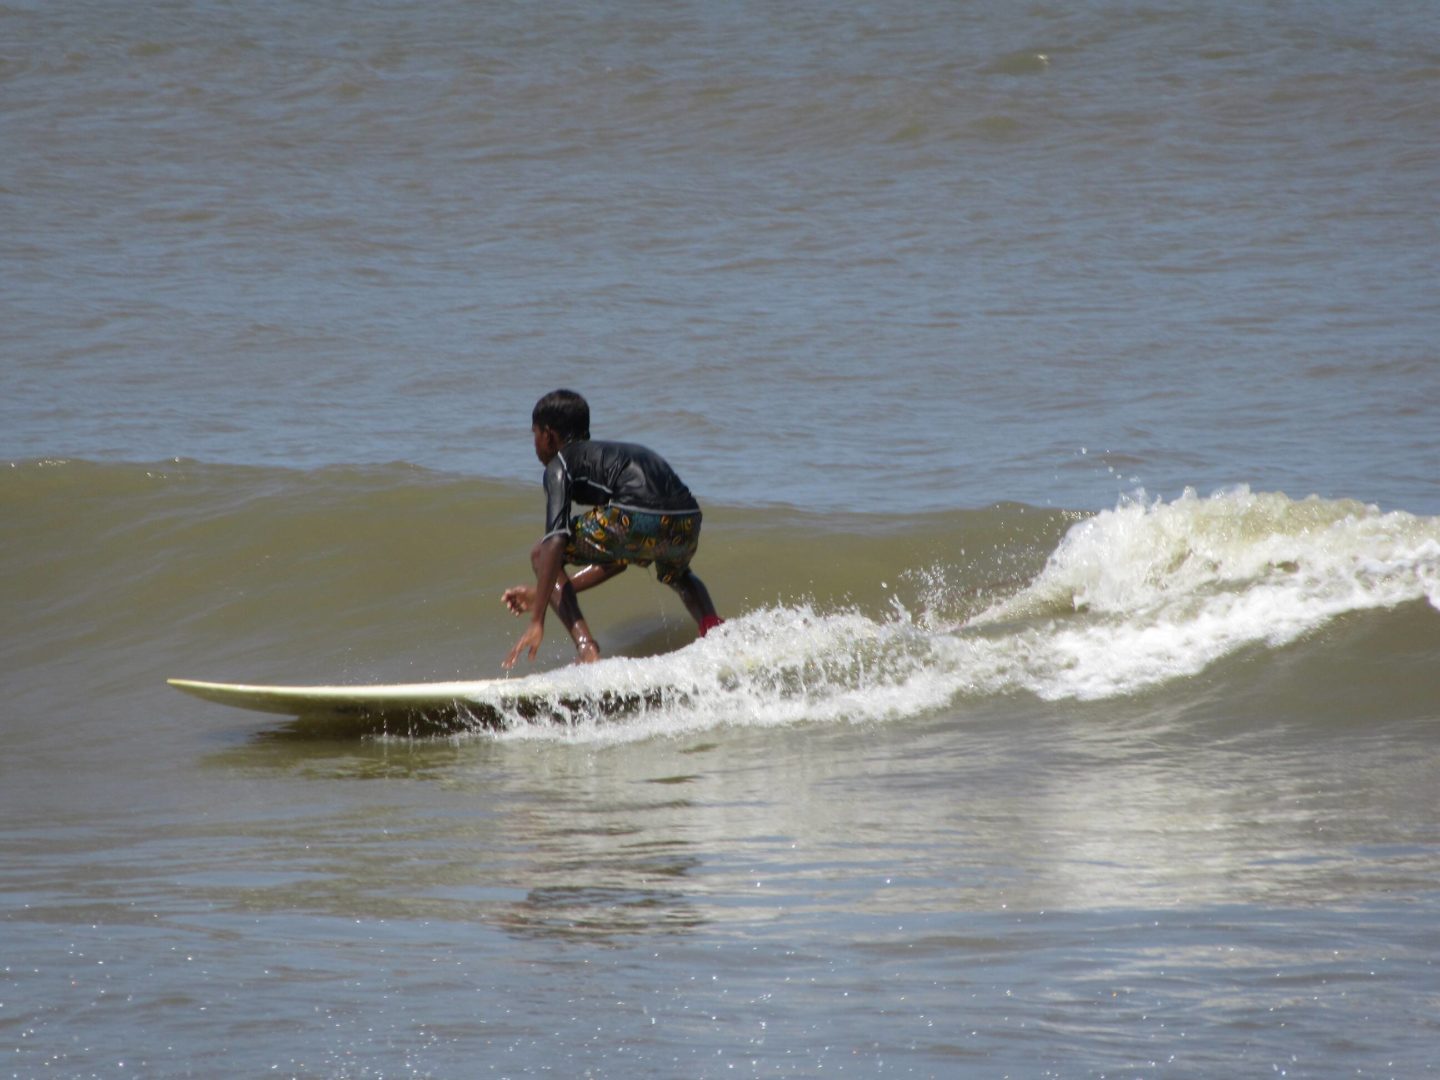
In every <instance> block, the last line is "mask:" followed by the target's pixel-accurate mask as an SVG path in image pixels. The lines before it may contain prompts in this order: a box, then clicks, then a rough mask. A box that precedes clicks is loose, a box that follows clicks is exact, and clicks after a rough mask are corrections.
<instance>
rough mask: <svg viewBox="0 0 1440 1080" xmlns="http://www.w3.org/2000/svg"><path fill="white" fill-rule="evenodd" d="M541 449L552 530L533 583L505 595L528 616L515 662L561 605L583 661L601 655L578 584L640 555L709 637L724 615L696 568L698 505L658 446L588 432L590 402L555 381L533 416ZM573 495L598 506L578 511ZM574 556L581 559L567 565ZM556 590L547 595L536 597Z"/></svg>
mask: <svg viewBox="0 0 1440 1080" xmlns="http://www.w3.org/2000/svg"><path fill="white" fill-rule="evenodd" d="M530 420H531V424H530V430H531V432H532V434H533V435H534V437H535V456H536V457H538V458H539V459H540V463H541V464H542V465H544V466H545V535H544V536H542V537H541V538H540V540H539V541H538V542H537V543H536V544H535V546H534V547H533V548H531V550H530V565H531V566H532V567H533V568H534V570H535V584H534V586H530V585H516V586H514V587H512V588H509V589H506V590H505V592H504V594H503V596H502V597H501V600H502V601H503V602H504V604H505V606H506V607H508V608H509V609H510V610H511V611H512V612H513V613H514V614H516V615H525V614H527V613H528V614H529V615H530V625H529V626H527V627H526V628H525V632H524V633H523V634H521V635H520V640H519V641H517V642H516V643H515V647H514V648H513V649H511V650H510V653H509V655H508V656H506V657H505V660H504V661H503V664H502V666H504V667H506V668H511V667H514V666H515V662H516V661H517V660H519V659H520V654H521V653H522V652H523V653H528V656H529V658H530V659H531V660H534V659H535V654H536V653H537V652H538V651H539V649H540V642H541V640H542V639H543V638H544V636H545V611H546V609H547V607H553V608H554V609H555V613H556V614H557V615H559V616H560V621H561V622H563V623H564V624H565V628H566V629H567V630H569V631H570V637H571V639H572V640H573V641H574V642H575V651H576V656H577V660H578V662H579V663H582V664H588V663H592V662H593V661H595V660H598V659H600V647H599V646H598V645H596V644H595V639H594V637H592V636H591V634H590V627H589V626H588V625H587V624H586V622H585V616H584V615H582V614H581V613H580V604H579V602H578V601H577V600H576V598H575V594H576V593H579V592H584V591H585V590H586V589H593V588H594V587H595V586H596V585H599V584H601V583H602V582H605V581H609V580H610V579H611V578H612V577H614V576H615V575H616V574H619V573H621V572H623V571H624V569H625V568H626V567H627V566H629V565H631V564H632V563H634V564H635V565H637V566H649V565H651V564H652V563H653V564H654V566H655V576H656V577H657V578H659V579H660V581H662V582H664V583H665V584H666V585H669V586H670V587H671V588H672V589H674V590H675V591H676V592H677V593H679V594H680V599H681V600H682V601H683V602H684V604H685V609H686V610H687V611H689V612H690V615H691V617H692V618H694V620H695V623H696V625H697V626H699V628H700V636H701V637H704V636H705V635H706V634H707V633H709V632H710V631H711V630H712V629H714V628H715V627H716V626H719V625H720V623H721V621H722V620H721V619H720V617H719V616H717V615H716V614H715V605H714V604H712V603H711V601H710V593H709V592H708V591H706V589H705V585H704V583H703V582H702V581H701V580H700V579H699V578H698V577H696V576H695V574H694V572H692V571H691V569H690V560H691V559H692V558H694V556H695V547H696V545H697V544H698V543H699V541H700V518H701V514H700V506H699V504H698V503H696V501H695V497H694V496H693V495H691V494H690V489H689V488H687V487H686V486H685V485H684V484H683V483H681V481H680V478H679V477H678V476H676V475H675V471H674V470H673V469H672V468H670V466H669V464H668V463H667V462H666V461H665V459H664V458H662V457H661V456H660V455H659V454H657V453H655V452H654V451H653V450H649V449H647V448H646V447H643V446H637V445H635V444H634V443H622V442H607V441H602V440H599V439H592V438H590V406H589V404H588V403H587V402H586V400H585V399H584V398H583V397H581V396H580V395H579V394H577V393H576V392H575V391H573V390H555V391H553V392H551V393H549V394H546V395H545V396H544V397H542V398H541V399H540V400H539V401H537V402H536V403H535V409H534V411H533V412H532V413H531V416H530ZM572 502H578V503H582V504H584V505H586V506H591V507H593V509H591V510H588V511H586V512H585V513H583V514H580V515H578V516H576V517H574V518H572V517H571V516H570V506H571V503H572ZM566 564H569V565H572V566H578V567H579V569H578V570H576V571H575V572H574V573H567V572H566V570H565V566H566ZM537 597H548V598H549V601H550V602H549V604H545V603H536V598H537Z"/></svg>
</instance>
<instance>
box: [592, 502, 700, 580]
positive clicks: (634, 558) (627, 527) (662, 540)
mask: <svg viewBox="0 0 1440 1080" xmlns="http://www.w3.org/2000/svg"><path fill="white" fill-rule="evenodd" d="M699 542H700V514H699V513H698V512H696V513H689V514H663V513H646V512H644V511H640V510H623V509H621V508H620V507H618V506H597V507H595V509H593V510H589V511H586V512H585V513H583V514H581V515H580V516H579V517H577V518H575V519H574V520H573V521H572V522H571V523H570V539H569V540H568V541H567V542H566V544H565V561H566V562H567V563H574V564H590V563H624V564H626V565H629V564H630V563H634V564H635V565H636V566H649V565H650V564H651V563H654V564H655V577H656V578H657V579H659V580H660V581H662V582H664V583H665V584H666V585H673V584H675V582H677V581H679V580H680V579H681V578H682V577H684V576H685V572H686V570H688V569H689V568H690V560H691V559H693V558H694V557H695V547H696V545H697V544H698V543H699Z"/></svg>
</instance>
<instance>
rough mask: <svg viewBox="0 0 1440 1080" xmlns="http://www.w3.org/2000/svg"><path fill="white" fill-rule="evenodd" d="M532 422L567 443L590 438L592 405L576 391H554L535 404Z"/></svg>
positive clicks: (531, 415)
mask: <svg viewBox="0 0 1440 1080" xmlns="http://www.w3.org/2000/svg"><path fill="white" fill-rule="evenodd" d="M530 422H531V423H532V424H534V425H535V426H536V427H538V428H549V429H550V430H551V431H554V432H556V433H558V434H559V436H560V437H561V438H562V439H564V440H565V441H566V442H570V441H571V440H573V439H588V438H590V403H589V402H587V401H586V400H585V399H584V398H583V397H581V396H580V395H579V394H577V393H576V392H575V391H574V390H552V391H550V393H548V394H546V395H545V396H544V397H542V398H541V399H540V400H539V401H537V402H536V403H535V408H534V410H533V411H532V412H531V413H530Z"/></svg>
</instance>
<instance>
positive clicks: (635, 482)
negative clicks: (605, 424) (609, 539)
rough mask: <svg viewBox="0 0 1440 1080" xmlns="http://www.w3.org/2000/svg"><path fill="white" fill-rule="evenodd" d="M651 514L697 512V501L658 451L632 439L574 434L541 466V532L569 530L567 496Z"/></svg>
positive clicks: (577, 500)
mask: <svg viewBox="0 0 1440 1080" xmlns="http://www.w3.org/2000/svg"><path fill="white" fill-rule="evenodd" d="M572 500H573V501H575V502H578V503H584V504H585V505H587V506H605V505H607V504H609V505H611V506H618V507H619V508H620V509H622V510H639V511H642V512H647V513H655V514H698V513H699V512H700V505H699V504H698V503H697V502H696V501H695V497H694V496H693V495H691V494H690V489H689V488H687V487H686V486H685V485H684V484H683V483H681V482H680V477H678V476H676V475H675V470H674V469H672V468H670V465H669V463H667V462H666V460H665V459H664V458H662V457H661V456H660V455H659V454H657V453H655V451H653V450H649V449H647V448H645V447H643V446H637V445H635V444H634V443H620V442H602V441H599V440H596V439H577V440H575V441H574V442H570V443H566V444H565V446H564V447H563V448H562V449H561V451H560V452H559V453H558V454H556V455H555V457H554V458H552V459H551V461H550V464H549V465H547V466H545V536H544V539H547V540H548V539H549V538H550V537H552V536H555V535H557V534H563V533H568V532H569V531H570V503H571V501H572Z"/></svg>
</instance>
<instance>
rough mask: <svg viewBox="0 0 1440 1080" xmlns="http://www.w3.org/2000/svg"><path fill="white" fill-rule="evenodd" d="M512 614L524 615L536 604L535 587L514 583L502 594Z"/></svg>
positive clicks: (502, 599) (502, 598)
mask: <svg viewBox="0 0 1440 1080" xmlns="http://www.w3.org/2000/svg"><path fill="white" fill-rule="evenodd" d="M500 599H501V601H502V602H503V603H504V604H505V606H506V607H507V608H509V609H510V614H512V615H524V614H526V613H527V612H528V611H529V610H530V609H531V608H533V607H534V606H535V589H534V587H533V586H530V585H514V586H511V587H510V588H508V589H506V590H505V592H504V593H503V594H501V596H500Z"/></svg>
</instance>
